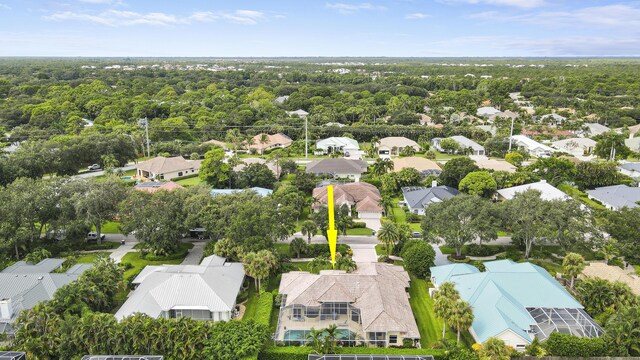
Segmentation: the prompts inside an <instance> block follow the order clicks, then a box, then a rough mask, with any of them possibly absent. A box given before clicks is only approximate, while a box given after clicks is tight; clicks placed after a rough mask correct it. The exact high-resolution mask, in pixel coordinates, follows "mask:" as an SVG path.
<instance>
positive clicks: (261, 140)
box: [249, 133, 293, 154]
mask: <svg viewBox="0 0 640 360" xmlns="http://www.w3.org/2000/svg"><path fill="white" fill-rule="evenodd" d="M251 140H252V144H251V145H249V151H255V152H257V153H258V154H263V153H264V152H265V151H268V150H273V149H283V148H286V147H289V146H290V145H291V144H293V140H291V138H290V137H288V136H287V135H285V134H280V133H278V134H273V135H270V134H258V135H256V136H254V137H253V138H251Z"/></svg>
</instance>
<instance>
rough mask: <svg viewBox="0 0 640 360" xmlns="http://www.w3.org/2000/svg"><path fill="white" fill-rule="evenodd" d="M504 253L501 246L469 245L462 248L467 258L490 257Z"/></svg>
mask: <svg viewBox="0 0 640 360" xmlns="http://www.w3.org/2000/svg"><path fill="white" fill-rule="evenodd" d="M503 251H504V247H502V246H489V245H478V244H469V245H467V246H465V247H464V252H465V254H467V255H469V256H491V255H495V254H497V253H501V252H503Z"/></svg>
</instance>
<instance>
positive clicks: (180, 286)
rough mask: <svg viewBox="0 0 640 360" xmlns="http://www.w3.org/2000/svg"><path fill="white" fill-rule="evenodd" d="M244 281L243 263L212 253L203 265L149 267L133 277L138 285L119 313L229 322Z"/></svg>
mask: <svg viewBox="0 0 640 360" xmlns="http://www.w3.org/2000/svg"><path fill="white" fill-rule="evenodd" d="M243 281H244V267H243V266H242V264H241V263H231V262H227V261H226V259H225V258H223V257H220V256H216V255H212V256H208V257H206V258H204V259H202V262H201V263H200V265H159V266H146V267H145V268H144V269H143V270H142V272H140V274H139V275H138V276H136V278H135V279H134V280H133V285H134V286H136V288H135V290H134V291H133V293H132V294H131V295H130V296H129V297H128V298H127V301H126V302H125V303H124V304H123V305H122V307H121V308H120V309H119V310H118V312H116V315H115V317H116V319H118V320H122V319H124V318H125V317H127V316H131V315H133V314H135V313H142V314H147V315H149V316H150V317H152V318H154V319H157V318H160V317H163V318H166V319H170V318H181V317H189V318H192V319H196V320H206V321H228V320H231V318H232V317H233V315H234V310H235V306H236V298H237V296H238V293H239V292H240V288H241V287H242V283H243Z"/></svg>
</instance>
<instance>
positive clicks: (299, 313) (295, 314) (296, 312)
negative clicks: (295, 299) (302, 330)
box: [293, 308, 302, 318]
mask: <svg viewBox="0 0 640 360" xmlns="http://www.w3.org/2000/svg"><path fill="white" fill-rule="evenodd" d="M293 317H294V318H301V317H302V309H301V308H293Z"/></svg>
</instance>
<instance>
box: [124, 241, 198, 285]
mask: <svg viewBox="0 0 640 360" xmlns="http://www.w3.org/2000/svg"><path fill="white" fill-rule="evenodd" d="M181 247H183V248H188V249H191V248H192V247H193V244H191V243H181ZM185 256H186V255H185ZM182 260H184V258H180V259H174V260H161V261H149V260H145V259H142V258H140V253H139V252H137V251H136V252H130V253H127V254H126V255H125V256H124V257H123V258H122V263H123V264H127V263H128V264H131V265H132V267H131V268H129V269H127V270H125V272H124V280H125V282H126V281H127V280H128V279H129V278H131V277H135V276H136V275H138V274H139V273H140V271H142V269H143V268H144V267H145V266H147V265H163V264H173V265H178V264H180V263H182Z"/></svg>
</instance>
